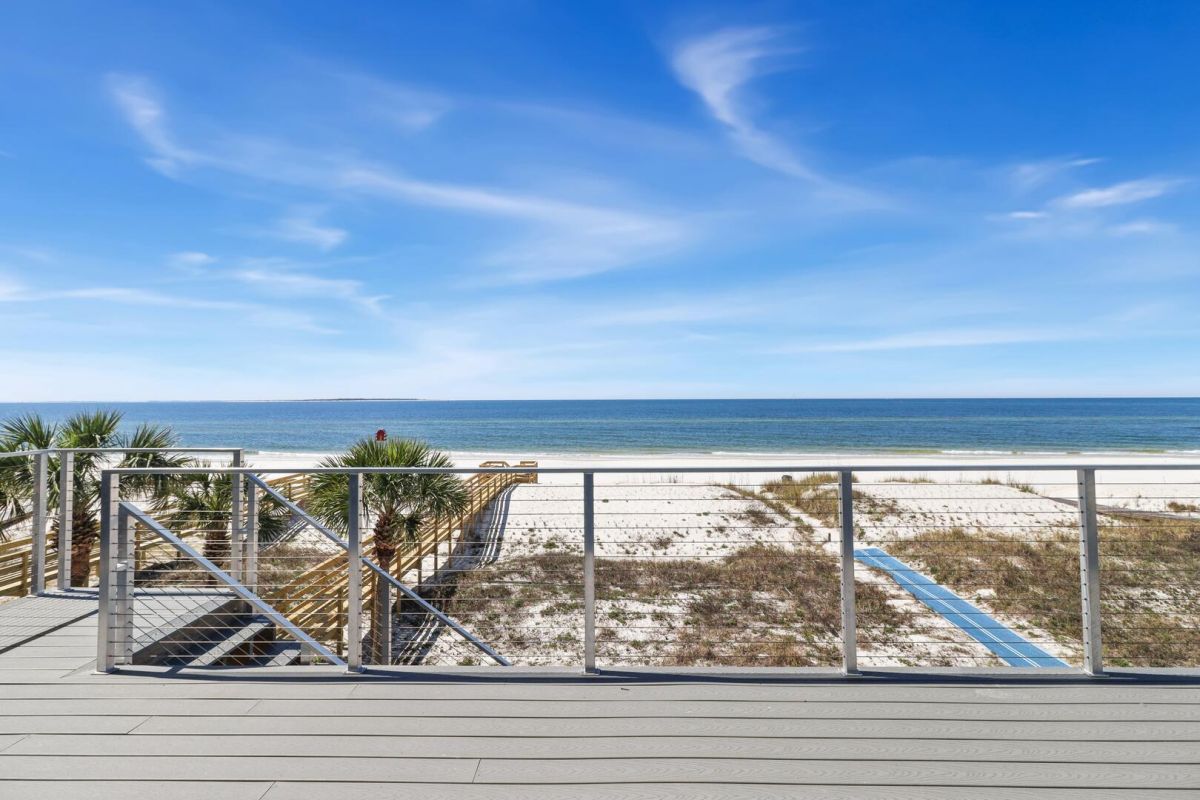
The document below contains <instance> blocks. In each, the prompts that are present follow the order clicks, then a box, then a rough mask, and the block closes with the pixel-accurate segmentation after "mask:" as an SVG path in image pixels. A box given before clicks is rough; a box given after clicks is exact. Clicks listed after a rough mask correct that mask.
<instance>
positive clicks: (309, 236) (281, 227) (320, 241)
mask: <svg viewBox="0 0 1200 800" xmlns="http://www.w3.org/2000/svg"><path fill="white" fill-rule="evenodd" d="M319 216H320V214H319V212H318V210H316V209H311V208H296V209H293V210H292V211H291V213H289V214H287V215H285V216H284V217H282V218H280V219H279V221H278V222H276V223H275V225H274V226H273V227H271V228H268V229H267V230H266V231H264V233H266V234H267V235H268V236H272V237H274V238H276V239H282V240H284V241H287V242H297V243H299V244H310V245H312V246H314V247H316V248H317V249H319V250H332V249H333V248H335V247H337V246H338V245H340V244H341V243H342V242H344V241H346V237H347V236H349V234H348V233H347V232H346V231H345V230H344V229H342V228H335V227H334V226H332V225H323V224H321V223H320V222H319V221H318V217H319Z"/></svg>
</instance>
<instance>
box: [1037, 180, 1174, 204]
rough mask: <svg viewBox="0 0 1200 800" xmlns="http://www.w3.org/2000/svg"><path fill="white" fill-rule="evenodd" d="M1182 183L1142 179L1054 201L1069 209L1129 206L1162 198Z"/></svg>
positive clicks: (1089, 190) (1088, 190) (1090, 190)
mask: <svg viewBox="0 0 1200 800" xmlns="http://www.w3.org/2000/svg"><path fill="white" fill-rule="evenodd" d="M1180 183H1181V181H1178V180H1168V179H1164V178H1142V179H1140V180H1134V181H1125V182H1123V183H1115V184H1113V185H1112V186H1105V187H1102V188H1096V189H1085V190H1083V191H1081V192H1076V193H1074V194H1069V195H1065V196H1063V197H1060V198H1058V199H1057V200H1055V201H1054V204H1055V205H1057V206H1060V207H1062V208H1067V209H1081V208H1105V207H1108V206H1121V205H1129V204H1131V203H1141V202H1143V201H1146V200H1153V199H1154V198H1155V197H1161V196H1162V195H1164V194H1166V193H1167V192H1169V191H1171V190H1172V189H1174V188H1176V187H1177V186H1179V184H1180Z"/></svg>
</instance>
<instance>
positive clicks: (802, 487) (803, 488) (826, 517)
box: [759, 472, 916, 528]
mask: <svg viewBox="0 0 1200 800" xmlns="http://www.w3.org/2000/svg"><path fill="white" fill-rule="evenodd" d="M854 482H855V483H857V482H858V479H857V478H855V479H854ZM909 482H916V481H909ZM763 492H764V493H766V494H765V495H759V499H760V500H762V501H763V502H767V499H768V498H769V497H774V498H777V499H778V500H779V501H781V502H783V503H784V504H786V505H788V506H791V507H792V508H795V509H797V510H799V511H800V512H802V513H804V514H807V515H808V516H810V517H814V518H816V519H817V520H819V521H820V522H821V524H822V525H826V526H828V527H830V528H833V527H837V526H838V525H840V524H841V503H840V498H839V489H838V476H837V475H835V474H834V473H832V472H817V473H813V474H812V475H806V476H804V477H803V478H800V479H799V480H796V479H793V478H792V477H791V476H790V475H784V476H783V477H782V478H780V479H779V480H777V481H767V482H766V483H764V484H763ZM851 496H852V497H853V500H854V504H855V513H856V514H864V515H866V516H867V517H869V518H870V519H871V520H872V521H874V522H880V521H882V520H883V519H884V518H885V517H887V516H889V515H893V516H894V515H898V514H900V513H901V508H900V504H899V503H897V502H896V500H895V499H893V498H891V497H876V496H875V495H871V494H867V493H866V492H860V491H858V490H857V489H856V490H854V491H853V492H851Z"/></svg>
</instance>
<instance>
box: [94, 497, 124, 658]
mask: <svg viewBox="0 0 1200 800" xmlns="http://www.w3.org/2000/svg"><path fill="white" fill-rule="evenodd" d="M119 481H120V478H119V477H118V476H117V475H110V474H108V473H104V474H103V475H102V477H101V479H100V576H99V577H100V590H99V601H100V602H99V613H98V615H97V621H96V671H97V672H113V671H114V670H115V669H116V659H115V653H116V647H115V646H114V643H113V638H114V637H113V619H114V616H115V615H114V613H113V587H114V585H115V583H116V566H117V562H116V559H115V558H114V557H113V539H114V538H115V537H116V532H117V501H118V498H119V497H120V483H119Z"/></svg>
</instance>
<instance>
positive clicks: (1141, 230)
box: [1108, 219, 1175, 236]
mask: <svg viewBox="0 0 1200 800" xmlns="http://www.w3.org/2000/svg"><path fill="white" fill-rule="evenodd" d="M1174 230H1175V226H1174V225H1172V224H1170V223H1169V222H1162V221H1160V220H1156V219H1135V220H1130V221H1129V222H1124V223H1121V224H1120V225H1113V226H1112V227H1111V228H1109V229H1108V232H1109V233H1111V234H1113V235H1114V236H1149V235H1152V234H1156V233H1170V232H1172V231H1174Z"/></svg>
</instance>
